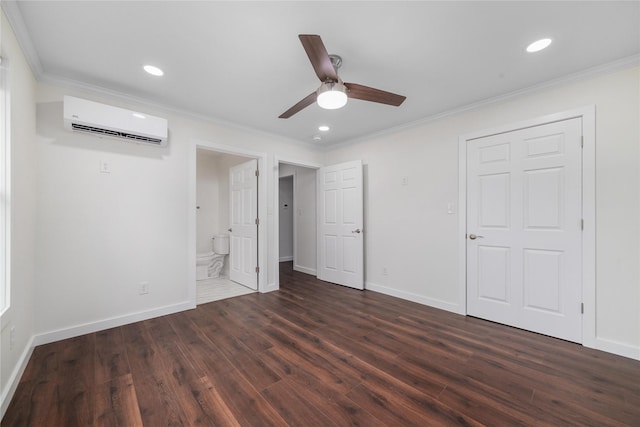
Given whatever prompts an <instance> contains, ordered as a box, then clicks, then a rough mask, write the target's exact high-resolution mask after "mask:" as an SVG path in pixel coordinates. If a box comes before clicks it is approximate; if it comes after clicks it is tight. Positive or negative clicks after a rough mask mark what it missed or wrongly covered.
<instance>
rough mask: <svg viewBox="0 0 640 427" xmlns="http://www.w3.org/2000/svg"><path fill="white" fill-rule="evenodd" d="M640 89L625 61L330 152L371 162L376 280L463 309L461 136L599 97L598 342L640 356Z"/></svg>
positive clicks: (370, 257) (377, 285)
mask: <svg viewBox="0 0 640 427" xmlns="http://www.w3.org/2000/svg"><path fill="white" fill-rule="evenodd" d="M639 95H640V70H639V69H638V68H633V69H626V70H623V71H616V72H611V73H609V74H606V75H601V76H597V77H592V78H589V79H585V80H581V81H574V82H570V83H565V84H562V85H558V86H555V87H550V88H547V89H542V90H538V91H535V92H531V93H529V94H523V95H521V96H519V97H516V98H512V99H509V100H505V101H502V102H499V103H494V104H488V105H486V106H484V107H479V108H476V109H474V110H471V111H468V112H464V113H459V114H456V115H452V116H449V117H444V118H441V119H438V120H434V121H432V122H428V123H424V124H420V125H416V126H413V127H410V128H406V129H403V130H397V131H394V132H390V133H388V134H385V135H380V136H377V137H372V138H370V139H368V140H366V141H362V142H360V143H354V144H351V145H348V146H344V147H339V148H336V149H334V150H332V151H329V152H328V153H327V155H326V161H325V164H331V163H338V162H342V161H347V160H353V159H362V160H363V162H364V164H365V224H366V225H365V230H367V232H366V235H365V242H366V243H365V245H366V260H367V261H366V283H367V288H369V289H377V290H380V291H383V292H387V293H392V294H395V295H399V296H404V297H405V298H409V299H413V300H416V301H421V302H424V303H427V304H431V305H434V306H436V307H441V308H445V309H451V310H453V311H456V309H457V308H458V307H460V305H461V304H462V302H463V300H464V298H465V296H464V295H460V293H459V291H458V269H459V268H460V267H461V266H460V262H461V260H459V259H458V253H457V247H458V240H457V239H458V229H457V223H458V218H457V216H458V215H457V213H456V214H453V215H452V214H447V204H448V203H450V202H452V203H454V204H455V203H456V201H457V199H458V182H457V181H458V137H459V136H461V135H464V134H467V133H470V132H475V131H479V130H483V129H488V128H494V127H497V126H501V125H506V124H510V123H515V122H518V121H523V120H527V119H530V118H535V117H540V116H544V115H548V114H552V113H557V112H561V111H567V110H572V109H576V108H580V107H584V106H587V105H594V104H595V105H596V210H597V212H596V216H597V236H596V239H597V265H596V269H597V284H596V286H597V296H596V297H597V301H596V302H597V304H596V310H597V311H596V319H597V325H596V329H597V340H598V346H599V348H604V349H607V350H609V351H613V352H618V353H620V354H626V355H632V356H633V355H637V356H635V357H638V358H640V317H639V313H640V310H638V307H639V306H640V262H639V260H640V248H639V243H640V175H639V170H640V151H639V146H640V143H639V141H640V131H639V122H640V120H639V117H640V111H639V105H640V96H639ZM404 177H406V178H407V179H408V185H406V186H403V185H402V179H403V178H404ZM456 212H457V211H456ZM383 267H386V268H387V270H388V275H386V276H385V275H383V274H382V268H383Z"/></svg>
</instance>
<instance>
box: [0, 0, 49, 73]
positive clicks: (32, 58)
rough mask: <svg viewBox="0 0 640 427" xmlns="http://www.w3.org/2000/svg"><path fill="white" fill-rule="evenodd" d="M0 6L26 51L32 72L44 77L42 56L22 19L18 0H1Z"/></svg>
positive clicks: (25, 54)
mask: <svg viewBox="0 0 640 427" xmlns="http://www.w3.org/2000/svg"><path fill="white" fill-rule="evenodd" d="M0 7H2V10H4V15H5V16H6V17H7V21H9V24H10V25H11V29H12V30H13V32H14V34H15V35H16V39H18V44H19V45H20V48H21V49H22V52H23V53H24V56H25V58H26V59H27V63H28V64H29V67H30V68H31V72H32V73H33V74H34V75H35V77H36V78H40V77H42V75H43V74H44V72H43V70H42V64H41V63H40V57H39V56H38V51H37V50H36V48H35V46H34V45H33V40H31V36H30V35H29V30H28V29H27V26H26V25H25V23H24V19H22V13H21V12H20V8H19V7H18V2H17V1H3V2H0Z"/></svg>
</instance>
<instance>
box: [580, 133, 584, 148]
mask: <svg viewBox="0 0 640 427" xmlns="http://www.w3.org/2000/svg"><path fill="white" fill-rule="evenodd" d="M580 148H584V136H580Z"/></svg>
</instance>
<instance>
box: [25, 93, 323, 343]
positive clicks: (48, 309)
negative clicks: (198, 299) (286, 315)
mask: <svg viewBox="0 0 640 427" xmlns="http://www.w3.org/2000/svg"><path fill="white" fill-rule="evenodd" d="M64 94H69V95H73V96H78V97H84V98H87V99H91V100H95V101H98V102H105V103H109V104H112V105H116V106H121V107H124V108H132V109H136V110H140V111H144V112H148V113H150V114H154V115H158V116H164V117H167V118H168V120H169V128H170V132H169V134H170V142H169V145H168V146H167V147H166V148H158V147H149V146H143V145H136V144H131V143H123V142H119V141H114V140H109V139H100V138H97V137H94V136H88V135H83V134H78V133H71V132H68V131H66V130H64V129H63V122H62V97H63V95H64ZM38 132H39V134H40V135H41V136H42V140H41V141H40V143H39V145H38V149H37V151H38V161H39V165H38V170H39V179H38V195H39V200H38V201H39V208H38V215H37V230H38V231H37V232H38V250H37V272H38V273H37V284H38V285H37V286H38V295H37V297H36V307H35V311H36V313H37V316H36V332H37V333H38V334H41V335H40V336H39V337H38V342H46V341H50V340H55V339H60V338H63V337H66V336H72V335H76V334H80V333H85V332H87V331H91V330H96V329H100V328H104V327H107V326H112V325H114V324H120V323H126V322H130V321H135V320H137V319H140V318H147V317H150V316H154V315H161V314H164V313H167V312H172V311H176V310H182V309H185V308H188V307H190V306H191V305H190V292H191V291H190V288H189V286H192V284H191V283H189V274H188V271H189V269H190V268H192V266H191V263H190V262H189V259H188V258H189V255H188V254H189V253H190V251H193V252H194V253H195V248H190V247H189V240H190V237H189V221H190V220H189V218H190V213H191V212H192V211H193V210H195V206H189V205H188V203H189V201H188V199H189V192H190V191H191V190H189V185H190V184H189V179H190V178H189V176H190V174H191V173H193V174H194V176H195V171H192V170H190V160H189V159H190V156H191V154H190V153H191V150H192V149H193V147H194V141H212V142H216V143H219V144H225V145H227V146H232V147H238V149H239V150H252V151H259V152H263V153H266V155H267V163H268V164H267V165H266V170H265V171H269V170H271V171H273V170H274V169H273V167H274V166H273V157H274V154H276V153H281V152H288V153H292V155H295V156H296V158H301V159H305V160H306V161H309V162H317V161H318V159H319V158H320V157H321V156H320V154H319V153H317V152H316V151H314V150H313V149H312V148H309V147H310V146H306V145H302V144H297V143H292V142H289V141H287V140H285V139H281V138H276V137H274V136H271V135H266V134H262V133H258V132H252V131H248V130H242V129H238V128H232V127H228V126H223V125H220V124H215V123H213V122H206V121H203V120H198V119H194V118H189V117H186V116H184V115H180V114H177V113H175V112H171V111H166V110H162V109H159V108H154V107H150V106H145V105H139V104H135V103H133V102H131V101H128V102H125V101H124V100H123V99H119V98H115V97H111V96H108V95H102V94H97V93H94V92H89V91H84V90H80V89H77V88H63V87H59V86H54V85H50V84H42V83H41V84H40V85H39V92H38ZM101 160H106V161H109V162H110V165H111V170H112V172H111V173H110V174H103V173H100V171H99V165H100V161H101ZM195 160H196V159H194V161H193V165H194V167H195V165H196V162H195ZM221 164H222V163H221ZM226 179H228V177H227V178H226ZM273 179H274V177H273V176H271V175H270V174H267V180H268V181H267V182H268V183H269V185H268V186H267V187H266V188H265V191H266V193H267V198H268V200H273V197H274V195H273V191H272V187H271V186H272V185H273ZM275 179H277V178H275ZM226 187H228V185H227V184H223V182H222V179H220V185H219V196H220V199H224V198H225V195H224V194H223V189H224V188H226ZM194 193H195V189H194ZM226 197H228V196H226ZM222 210H224V211H228V208H227V209H221V211H222ZM227 215H228V214H227ZM262 215H264V216H263V221H265V223H266V226H267V229H268V232H269V233H270V238H269V241H268V242H267V243H268V248H267V258H268V264H267V266H268V267H269V268H268V271H267V275H266V277H267V279H268V281H269V283H274V282H275V274H274V271H275V269H274V268H273V267H274V266H275V267H277V253H276V251H275V247H276V243H275V242H274V241H273V240H272V239H273V235H274V229H275V223H274V215H273V212H267V213H266V215H265V213H264V212H263V213H262ZM226 221H227V223H228V217H227V219H226ZM227 223H225V219H224V218H223V217H222V215H219V220H218V226H219V227H224V229H226V228H227V227H228V225H227ZM194 228H195V227H194ZM219 230H221V229H220V228H219ZM193 242H194V243H193V245H194V246H195V236H194V239H193ZM272 242H273V244H272ZM193 268H194V269H195V267H193ZM141 281H148V282H149V284H150V292H149V294H148V295H139V294H138V286H139V283H140V282H141Z"/></svg>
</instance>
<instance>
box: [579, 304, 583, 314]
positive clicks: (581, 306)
mask: <svg viewBox="0 0 640 427" xmlns="http://www.w3.org/2000/svg"><path fill="white" fill-rule="evenodd" d="M580 314H584V303H583V302H581V303H580Z"/></svg>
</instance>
